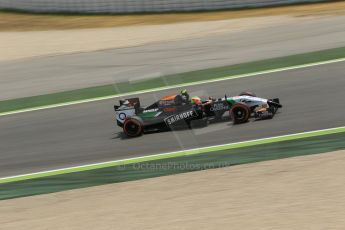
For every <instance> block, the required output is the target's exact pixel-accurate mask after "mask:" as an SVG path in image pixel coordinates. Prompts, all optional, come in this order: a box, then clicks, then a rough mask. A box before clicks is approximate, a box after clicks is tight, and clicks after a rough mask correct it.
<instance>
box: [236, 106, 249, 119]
mask: <svg viewBox="0 0 345 230" xmlns="http://www.w3.org/2000/svg"><path fill="white" fill-rule="evenodd" d="M233 114H234V116H235V118H236V119H237V120H243V119H244V118H245V115H246V112H245V111H244V109H243V108H236V109H235V110H234V111H233Z"/></svg>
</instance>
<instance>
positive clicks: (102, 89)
mask: <svg viewBox="0 0 345 230" xmlns="http://www.w3.org/2000/svg"><path fill="white" fill-rule="evenodd" d="M344 57H345V47H342V48H336V49H329V50H323V51H318V52H312V53H306V54H299V55H292V56H287V57H280V58H274V59H268V60H263V61H256V62H250V63H244V64H238V65H231V66H224V67H218V68H211V69H205V70H198V71H192V72H187V73H182V74H175V75H169V76H163V77H157V78H152V79H148V80H142V81H137V82H122V83H118V84H116V85H114V84H110V85H103V86H97V87H91V88H84V89H78V90H72V91H65V92H60V93H53V94H47V95H40V96H34V97H26V98H18V99H11V100H6V101H0V113H5V112H11V111H17V110H23V109H30V108H35V107H41V106H48V105H54V104H60V103H68V102H73V101H79V100H87V99H93V98H98V97H106V96H113V95H114V96H115V95H118V94H124V93H131V92H135V91H140V90H148V89H154V88H160V87H166V86H174V85H179V84H185V83H193V82H198V81H205V80H211V79H219V78H223V77H230V76H236V75H240V74H248V73H254V72H259V71H265V70H271V69H277V68H284V67H290V66H295V65H303V64H308V63H313V62H320V61H327V60H332V59H337V58H344Z"/></svg>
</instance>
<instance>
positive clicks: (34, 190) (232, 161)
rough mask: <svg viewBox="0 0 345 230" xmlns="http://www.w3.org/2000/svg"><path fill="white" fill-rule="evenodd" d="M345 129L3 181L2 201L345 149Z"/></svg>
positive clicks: (0, 197)
mask: <svg viewBox="0 0 345 230" xmlns="http://www.w3.org/2000/svg"><path fill="white" fill-rule="evenodd" d="M344 139H345V132H340V133H333V134H328V135H322V136H312V137H306V138H302V139H297V140H286V141H281V142H275V143H267V144H260V145H256V146H249V147H242V148H233V149H223V150H218V151H214V152H208V153H207V152H206V153H202V154H193V155H186V156H179V157H175V158H166V159H159V160H150V161H146V162H138V163H131V164H127V165H117V166H110V167H106V168H100V169H94V170H88V171H81V172H72V173H67V174H60V175H53V176H48V177H42V178H36V179H29V180H24V181H18V182H11V183H4V184H0V200H5V199H13V198H18V197H25V196H32V195H38V194H46V193H53V192H59V191H65V190H70V189H77V188H85V187H90V186H98V185H104V184H110V183H119V182H124V181H133V180H140V179H146V178H152V177H159V176H166V175H172V174H179V173H185V172H192V171H198V170H205V169H210V168H220V167H228V166H230V167H231V166H233V165H240V164H247V163H254V162H259V161H267V160H276V159H282V158H288V157H295V156H302V155H310V154H319V153H326V152H331V151H336V150H342V149H345V142H344Z"/></svg>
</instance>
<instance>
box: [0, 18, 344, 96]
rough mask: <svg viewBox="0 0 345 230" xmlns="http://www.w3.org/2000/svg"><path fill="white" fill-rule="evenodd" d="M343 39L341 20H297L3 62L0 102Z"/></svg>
mask: <svg viewBox="0 0 345 230" xmlns="http://www.w3.org/2000/svg"><path fill="white" fill-rule="evenodd" d="M252 23H256V22H255V20H253V22H252ZM344 38H345V16H320V17H317V18H315V17H312V18H311V17H300V18H299V20H292V21H289V20H287V21H286V22H282V23H278V24H275V25H271V26H266V27H263V28H257V29H251V30H250V31H239V32H236V33H234V32H232V31H229V32H222V33H219V34H216V35H212V36H211V35H210V36H205V37H202V38H193V39H186V40H178V41H171V42H157V43H152V44H146V45H141V46H137V47H131V48H121V49H109V50H101V51H97V52H86V53H75V54H69V55H57V56H48V57H37V58H29V59H23V60H17V61H5V62H0V92H1V93H0V100H5V99H11V98H19V97H25V96H32V95H40V94H47V93H52V92H60V91H65V90H71V89H79V88H85V87H90V86H96V85H104V84H112V83H114V82H119V81H123V80H128V79H136V78H138V77H140V78H150V77H156V76H159V75H166V74H173V73H181V72H186V71H191V70H196V69H205V68H210V67H216V66H224V65H230V64H237V63H245V62H249V61H255V60H262V59H266V58H273V57H278V56H286V55H291V54H298V53H305V52H311V51H316V50H322V49H328V48H335V47H342V46H345V39H344Z"/></svg>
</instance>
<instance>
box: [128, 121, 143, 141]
mask: <svg viewBox="0 0 345 230" xmlns="http://www.w3.org/2000/svg"><path fill="white" fill-rule="evenodd" d="M143 130H144V127H143V124H142V122H141V121H139V120H137V119H134V118H128V119H126V120H125V122H124V123H123V132H124V133H125V134H126V136H127V137H138V136H141V135H142V134H143Z"/></svg>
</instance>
